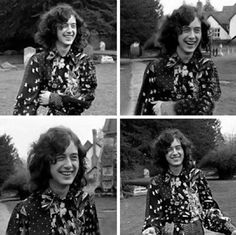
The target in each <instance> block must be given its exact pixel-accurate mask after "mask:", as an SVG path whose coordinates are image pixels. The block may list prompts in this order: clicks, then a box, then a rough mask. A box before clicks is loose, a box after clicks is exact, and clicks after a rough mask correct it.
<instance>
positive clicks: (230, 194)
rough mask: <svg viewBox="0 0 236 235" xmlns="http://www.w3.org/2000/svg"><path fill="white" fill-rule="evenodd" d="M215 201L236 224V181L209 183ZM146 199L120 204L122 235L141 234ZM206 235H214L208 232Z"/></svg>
mask: <svg viewBox="0 0 236 235" xmlns="http://www.w3.org/2000/svg"><path fill="white" fill-rule="evenodd" d="M208 182H209V185H210V188H211V190H212V194H213V197H214V199H215V200H216V201H217V202H218V204H219V206H220V208H221V210H222V211H223V213H224V214H225V216H229V217H230V218H231V219H232V222H233V223H234V224H236V194H235V192H236V181H232V180H229V181H208ZM145 204H146V197H145V196H138V197H129V198H126V199H121V202H120V218H121V222H120V226H121V229H120V234H121V235H137V234H141V228H142V225H143V220H144V212H145ZM206 234H209V235H210V234H213V233H210V232H207V233H206Z"/></svg>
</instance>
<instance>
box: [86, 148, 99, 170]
mask: <svg viewBox="0 0 236 235" xmlns="http://www.w3.org/2000/svg"><path fill="white" fill-rule="evenodd" d="M100 152H101V147H100V146H98V145H96V155H97V157H98V158H99V157H100ZM92 156H93V146H91V148H90V149H89V150H88V152H87V154H86V164H87V170H90V169H91V168H92Z"/></svg>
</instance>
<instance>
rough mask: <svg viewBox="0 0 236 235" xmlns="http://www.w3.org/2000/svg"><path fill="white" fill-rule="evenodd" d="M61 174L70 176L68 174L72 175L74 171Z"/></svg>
mask: <svg viewBox="0 0 236 235" xmlns="http://www.w3.org/2000/svg"><path fill="white" fill-rule="evenodd" d="M61 174H63V175H66V176H68V175H71V174H72V172H61Z"/></svg>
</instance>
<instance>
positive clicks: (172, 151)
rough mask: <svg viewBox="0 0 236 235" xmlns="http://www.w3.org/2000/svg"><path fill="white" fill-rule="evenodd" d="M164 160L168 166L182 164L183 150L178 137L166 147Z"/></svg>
mask: <svg viewBox="0 0 236 235" xmlns="http://www.w3.org/2000/svg"><path fill="white" fill-rule="evenodd" d="M166 160H167V162H168V164H169V167H178V166H182V165H183V160H184V150H183V148H182V145H181V142H180V141H179V140H178V139H176V138H175V139H174V140H173V142H172V143H171V145H170V147H169V148H168V149H167V153H166Z"/></svg>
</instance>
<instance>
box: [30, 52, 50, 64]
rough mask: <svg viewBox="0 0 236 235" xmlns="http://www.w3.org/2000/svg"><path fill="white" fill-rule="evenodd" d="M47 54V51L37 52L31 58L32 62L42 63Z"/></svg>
mask: <svg viewBox="0 0 236 235" xmlns="http://www.w3.org/2000/svg"><path fill="white" fill-rule="evenodd" d="M46 54H47V53H46V51H40V52H36V53H35V54H33V55H32V56H31V58H30V61H33V62H37V63H42V61H43V60H45V58H46Z"/></svg>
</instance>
